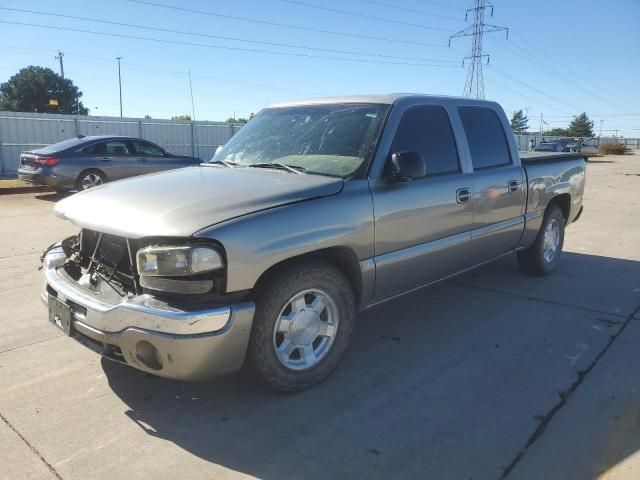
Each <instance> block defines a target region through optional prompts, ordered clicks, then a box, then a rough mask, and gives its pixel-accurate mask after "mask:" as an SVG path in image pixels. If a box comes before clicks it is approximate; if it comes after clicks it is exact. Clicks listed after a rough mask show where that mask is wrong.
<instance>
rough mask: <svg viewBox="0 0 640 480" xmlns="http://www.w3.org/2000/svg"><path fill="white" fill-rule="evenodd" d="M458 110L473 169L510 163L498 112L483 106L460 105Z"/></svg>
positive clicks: (507, 146)
mask: <svg viewBox="0 0 640 480" xmlns="http://www.w3.org/2000/svg"><path fill="white" fill-rule="evenodd" d="M458 111H459V112H460V118H461V119H462V125H463V127H464V132H465V134H466V136H467V142H468V143H469V150H470V151H471V161H472V163H473V168H474V170H481V169H483V168H492V167H499V166H502V165H508V164H510V163H511V155H510V153H509V144H508V143H507V137H506V136H505V134H504V129H503V128H502V123H501V122H500V117H498V114H497V113H496V112H495V111H494V110H493V109H491V108H485V107H460V108H459V109H458Z"/></svg>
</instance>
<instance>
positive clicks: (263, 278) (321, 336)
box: [41, 94, 586, 392]
mask: <svg viewBox="0 0 640 480" xmlns="http://www.w3.org/2000/svg"><path fill="white" fill-rule="evenodd" d="M585 160H586V159H585V158H584V157H583V156H582V155H580V154H554V153H550V154H534V156H528V157H524V156H523V155H522V154H520V153H519V152H518V149H517V147H516V144H515V142H514V137H513V134H512V132H511V130H510V128H509V122H508V120H507V118H506V116H505V114H504V112H503V110H502V108H501V107H500V106H499V105H498V104H496V103H492V102H487V101H477V100H470V99H463V98H452V97H439V96H428V95H408V94H401V95H372V96H357V97H343V98H327V99H319V100H313V101H305V102H297V103H288V104H282V105H276V106H273V107H269V108H266V109H264V110H262V111H261V112H260V113H259V114H258V115H256V117H255V118H254V119H253V120H251V122H249V123H248V124H247V125H246V126H245V127H244V128H242V130H241V131H240V132H239V133H238V134H237V135H236V136H235V137H233V138H232V139H231V140H230V141H229V142H228V143H227V144H226V145H225V146H224V147H223V148H222V149H220V150H219V151H218V152H217V153H216V155H215V157H214V158H213V159H212V160H211V161H210V162H208V163H205V164H202V165H199V166H193V167H187V168H183V169H179V170H174V171H171V172H163V173H156V174H150V175H145V176H142V177H138V178H135V179H129V180H122V181H119V182H114V183H112V184H109V185H104V186H100V187H97V188H94V189H91V190H89V191H86V192H82V193H78V194H76V195H73V196H71V197H68V198H66V199H64V200H62V201H60V202H59V203H58V204H57V205H56V207H55V210H56V213H57V214H58V215H59V216H60V217H63V218H66V219H68V220H70V221H71V222H73V223H74V224H75V225H77V226H78V227H79V228H80V229H81V230H80V232H79V234H78V235H75V236H72V237H69V238H67V239H65V240H63V241H62V242H61V243H58V244H55V245H53V246H52V247H50V248H49V249H47V251H46V252H45V254H44V255H43V266H44V282H43V288H42V292H41V296H42V299H43V301H44V302H45V303H46V304H47V305H48V309H49V320H50V321H51V322H52V323H53V324H55V325H57V326H58V327H59V328H62V329H63V330H64V332H65V333H66V334H68V335H69V336H71V337H74V338H75V339H77V340H79V341H81V342H82V343H83V344H85V345H87V346H89V347H90V348H93V349H94V350H96V351H98V352H99V353H100V354H102V355H104V356H105V357H107V358H109V359H112V360H114V361H117V362H121V363H123V364H126V365H129V366H132V367H134V368H137V369H139V370H143V371H145V372H149V373H153V374H156V375H160V376H163V377H169V378H175V379H188V380H204V379H211V378H214V377H216V376H219V375H221V374H225V373H229V372H232V371H235V370H237V369H239V368H240V367H242V366H243V365H244V364H245V363H247V364H248V365H249V366H250V367H251V368H252V369H253V371H254V372H255V373H256V375H257V377H258V378H259V379H260V380H261V381H262V382H264V383H265V384H266V385H267V386H268V387H270V388H272V389H274V390H276V391H280V392H295V391H299V390H303V389H305V388H309V387H311V386H313V385H315V384H317V383H318V382H320V381H322V380H323V379H324V378H325V377H327V375H329V374H330V373H331V371H333V370H334V369H335V368H336V366H337V365H338V362H339V361H340V359H341V358H342V357H343V355H344V353H345V350H346V348H347V343H348V341H349V336H350V334H351V331H352V327H353V323H354V316H355V314H356V312H358V311H359V310H363V309H366V308H368V307H371V306H372V305H375V304H378V303H380V302H384V301H387V300H390V299H393V298H395V297H397V296H399V295H402V294H405V293H407V292H410V291H413V290H416V289H418V288H421V287H423V286H425V285H429V284H431V283H434V282H437V281H439V280H442V279H444V278H447V277H450V276H452V275H456V274H457V273H460V272H463V271H465V270H469V269H471V268H474V267H477V266H478V265H481V264H483V263H486V262H489V261H491V260H494V259H496V258H498V257H501V256H503V255H507V254H510V253H512V252H516V253H517V259H518V263H519V265H520V266H521V268H522V270H524V271H525V272H526V273H529V274H533V275H545V274H548V273H550V272H552V271H553V270H554V268H555V267H556V265H557V263H558V261H559V259H560V253H561V251H562V245H563V240H564V231H565V227H566V226H568V225H569V224H570V223H572V222H574V221H576V220H577V219H578V217H579V216H580V214H581V213H582V196H583V192H584V185H585ZM427 315H428V313H427ZM390 320H393V321H401V319H390ZM380 361H384V359H380Z"/></svg>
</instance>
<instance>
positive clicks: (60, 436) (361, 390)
mask: <svg viewBox="0 0 640 480" xmlns="http://www.w3.org/2000/svg"><path fill="white" fill-rule="evenodd" d="M637 174H640V156H625V157H604V158H598V159H594V161H593V162H591V163H590V164H589V168H588V177H587V181H588V191H587V195H586V199H585V205H586V207H585V208H586V210H585V213H584V215H583V217H582V219H581V220H580V221H579V222H578V223H577V224H575V225H573V226H571V228H570V229H568V231H567V236H566V243H565V254H564V255H563V257H562V259H561V264H560V267H559V270H558V271H557V272H556V273H555V274H554V275H552V276H550V277H545V278H533V277H528V276H525V275H523V274H521V273H520V272H519V271H518V269H517V267H516V265H515V261H514V259H513V258H512V257H509V258H505V259H503V260H501V261H499V262H497V263H494V264H492V265H487V266H485V267H483V268H481V269H479V270H476V271H474V272H470V273H467V274H465V275H461V276H458V277H456V278H454V279H452V280H450V281H447V282H445V283H442V284H439V285H436V286H433V287H430V288H426V289H423V290H421V291H419V292H416V293H413V294H411V295H407V296H405V297H402V298H400V299H397V300H395V301H392V302H388V303H386V304H383V305H380V306H378V307H376V308H374V309H371V310H368V311H366V312H363V313H362V314H361V315H360V318H359V321H358V325H357V329H356V331H355V334H354V339H353V342H352V345H351V348H350V352H349V353H348V355H347V358H346V359H345V361H344V362H343V363H342V365H341V366H340V368H339V370H338V371H337V372H336V373H335V374H334V375H332V376H331V377H330V378H329V379H328V380H327V381H326V382H325V383H324V384H322V385H320V386H318V387H316V388H314V389H312V390H310V391H307V392H304V393H302V394H299V395H295V396H278V395H274V394H271V393H269V392H266V391H264V390H262V389H261V388H260V387H259V386H258V385H257V384H256V383H255V382H254V381H253V380H252V379H251V377H250V375H249V374H248V373H247V372H241V373H239V374H237V375H234V376H230V377H227V378H221V379H219V380H218V381H215V382H212V383H201V384H194V383H183V382H174V381H168V380H164V379H159V378H155V377H152V376H148V375H145V374H142V373H140V372H137V371H134V370H131V369H127V368H124V367H121V366H119V365H115V364H111V363H110V362H107V361H103V360H101V359H100V358H98V357H96V356H95V354H94V353H93V352H91V351H89V350H87V349H85V348H84V347H83V346H81V345H79V344H77V343H75V342H73V341H71V340H70V339H68V338H66V337H64V336H62V335H60V334H59V333H58V331H57V330H56V329H55V328H54V327H52V326H50V325H49V324H48V322H47V318H46V312H45V310H44V308H43V306H42V305H41V304H40V301H39V298H38V288H39V283H40V272H38V271H37V267H38V256H39V253H40V252H41V251H42V250H43V249H44V248H45V247H46V246H47V245H49V244H50V243H52V242H54V241H56V240H59V239H61V238H63V237H64V236H65V235H68V234H70V233H73V232H74V231H75V228H74V227H73V226H71V225H69V224H67V223H65V222H62V221H60V220H58V219H57V218H55V217H54V216H53V214H52V213H51V209H52V206H53V201H54V200H56V197H55V196H54V195H48V194H45V195H33V194H25V195H12V196H3V197H0V305H1V306H2V309H1V310H0V415H1V417H0V459H2V460H1V461H0V478H7V479H9V478H11V479H14V478H63V479H83V480H84V479H104V478H128V479H147V478H153V477H155V478H163V479H164V478H176V479H178V478H180V479H184V478H203V477H207V478H234V479H235V478H243V477H257V478H265V479H283V478H353V477H356V478H360V477H366V478H385V479H387V478H465V479H468V478H473V479H484V478H489V479H490V478H501V477H504V476H506V477H507V478H560V479H564V478H571V479H573V478H575V479H582V478H595V477H597V476H598V475H604V476H605V477H606V478H625V479H632V478H638V476H640V463H639V462H640V454H638V453H637V448H638V447H640V420H638V418H640V416H639V413H640V406H639V403H638V402H639V400H640V376H639V375H638V373H639V372H638V368H639V367H638V363H639V362H638V346H639V344H640V323H639V321H640V314H639V313H638V306H639V305H640V219H639V218H638V216H639V214H640V209H639V208H638V205H639V204H640V175H637Z"/></svg>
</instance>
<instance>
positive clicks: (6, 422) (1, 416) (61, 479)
mask: <svg viewBox="0 0 640 480" xmlns="http://www.w3.org/2000/svg"><path fill="white" fill-rule="evenodd" d="M0 419H2V421H3V422H4V423H5V424H6V425H7V427H9V429H11V431H12V432H13V433H15V434H16V435H17V436H18V437H19V438H20V440H22V441H23V442H24V443H25V445H27V447H29V448H30V449H31V451H32V452H33V453H34V454H35V455H36V456H37V457H38V458H39V459H40V460H41V461H42V463H44V464H45V465H46V467H47V468H48V469H49V471H50V472H51V473H52V474H53V475H55V477H56V478H57V479H58V480H63V478H62V475H60V474H59V473H58V471H57V470H56V469H55V468H54V467H53V465H51V464H50V463H49V462H47V460H46V459H45V458H44V457H43V456H42V454H41V453H40V452H39V451H38V449H37V448H36V447H34V446H33V445H31V443H29V440H27V439H26V438H25V437H24V435H22V434H21V433H20V432H19V431H18V429H17V428H16V427H14V426H13V425H12V424H11V422H9V420H7V418H6V417H5V416H4V415H3V414H2V413H0Z"/></svg>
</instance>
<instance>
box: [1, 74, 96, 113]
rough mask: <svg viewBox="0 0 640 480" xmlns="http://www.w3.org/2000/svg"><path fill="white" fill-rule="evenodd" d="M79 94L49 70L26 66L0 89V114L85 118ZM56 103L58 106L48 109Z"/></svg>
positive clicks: (85, 110)
mask: <svg viewBox="0 0 640 480" xmlns="http://www.w3.org/2000/svg"><path fill="white" fill-rule="evenodd" d="M81 97H82V92H81V91H80V90H79V89H78V87H76V86H75V85H74V84H73V82H72V81H71V80H69V79H68V78H62V77H61V76H60V75H58V74H57V73H55V72H54V71H53V70H51V69H50V68H43V67H35V66H29V67H26V68H23V69H21V70H20V71H19V72H18V73H17V74H15V75H14V76H13V77H11V78H10V79H9V81H7V82H5V83H3V84H2V85H0V110H8V111H10V112H38V113H68V114H79V115H88V114H89V109H88V108H85V107H84V105H82V102H81V101H80V98H81ZM50 100H57V102H58V105H57V106H56V105H50V104H49V101H50Z"/></svg>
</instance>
